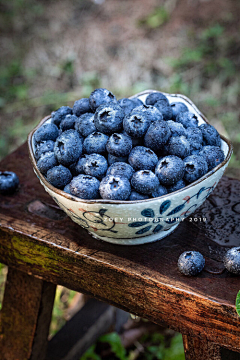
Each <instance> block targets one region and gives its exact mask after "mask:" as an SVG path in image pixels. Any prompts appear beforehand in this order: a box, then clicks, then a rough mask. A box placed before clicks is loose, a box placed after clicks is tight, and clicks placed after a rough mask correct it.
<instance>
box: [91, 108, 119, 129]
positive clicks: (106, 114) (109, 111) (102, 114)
mask: <svg viewBox="0 0 240 360" xmlns="http://www.w3.org/2000/svg"><path fill="white" fill-rule="evenodd" d="M123 118H124V111H123V109H122V108H121V106H119V105H118V104H114V103H110V104H103V105H100V106H99V107H98V108H97V110H96V112H95V115H94V124H95V126H96V129H97V130H98V131H101V132H102V133H104V134H107V135H110V134H112V133H114V132H119V131H121V129H122V124H123Z"/></svg>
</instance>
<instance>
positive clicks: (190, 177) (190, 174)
mask: <svg viewBox="0 0 240 360" xmlns="http://www.w3.org/2000/svg"><path fill="white" fill-rule="evenodd" d="M184 166H185V173H184V180H186V181H187V182H188V183H192V182H193V181H195V180H197V179H199V178H200V177H202V176H203V175H204V174H206V173H207V172H208V165H207V162H206V160H205V159H204V157H203V156H199V155H190V156H188V157H186V158H185V159H184Z"/></svg>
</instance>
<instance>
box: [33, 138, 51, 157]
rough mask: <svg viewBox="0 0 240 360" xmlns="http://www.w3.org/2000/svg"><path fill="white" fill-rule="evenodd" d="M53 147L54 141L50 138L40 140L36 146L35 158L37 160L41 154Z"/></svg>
mask: <svg viewBox="0 0 240 360" xmlns="http://www.w3.org/2000/svg"><path fill="white" fill-rule="evenodd" d="M53 148H54V141H52V140H46V141H42V142H41V143H40V144H39V145H38V146H37V148H36V151H35V159H36V160H39V159H40V157H41V156H42V154H45V153H46V152H49V151H53Z"/></svg>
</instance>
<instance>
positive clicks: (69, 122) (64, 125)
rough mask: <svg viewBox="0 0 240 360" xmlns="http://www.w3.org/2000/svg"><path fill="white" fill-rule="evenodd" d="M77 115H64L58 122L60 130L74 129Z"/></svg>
mask: <svg viewBox="0 0 240 360" xmlns="http://www.w3.org/2000/svg"><path fill="white" fill-rule="evenodd" d="M76 121H77V117H76V116H75V115H70V114H69V115H66V117H65V118H64V119H63V120H62V121H61V122H60V125H59V128H60V130H62V131H66V130H69V129H74V127H75V123H76Z"/></svg>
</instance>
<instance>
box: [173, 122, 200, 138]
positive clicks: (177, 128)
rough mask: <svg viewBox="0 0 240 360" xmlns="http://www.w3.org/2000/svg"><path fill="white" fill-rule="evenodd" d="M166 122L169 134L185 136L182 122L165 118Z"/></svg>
mask: <svg viewBox="0 0 240 360" xmlns="http://www.w3.org/2000/svg"><path fill="white" fill-rule="evenodd" d="M167 124H168V126H169V129H170V131H171V136H181V135H183V136H186V129H185V128H184V126H183V125H182V124H180V123H177V122H175V121H173V120H167ZM200 132H201V131H200Z"/></svg>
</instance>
